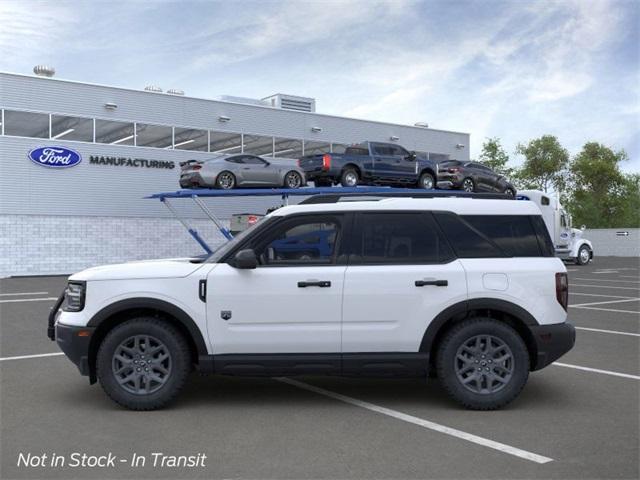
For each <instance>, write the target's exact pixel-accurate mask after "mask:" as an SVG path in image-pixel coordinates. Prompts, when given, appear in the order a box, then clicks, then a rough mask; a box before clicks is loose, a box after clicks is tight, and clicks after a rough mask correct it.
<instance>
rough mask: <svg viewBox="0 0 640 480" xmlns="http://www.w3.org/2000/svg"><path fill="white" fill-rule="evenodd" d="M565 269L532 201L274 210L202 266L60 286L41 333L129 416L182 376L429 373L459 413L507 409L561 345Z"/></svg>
mask: <svg viewBox="0 0 640 480" xmlns="http://www.w3.org/2000/svg"><path fill="white" fill-rule="evenodd" d="M567 297H568V284H567V274H566V269H565V267H564V265H563V263H562V262H561V261H560V260H559V259H558V258H556V257H555V256H554V251H553V245H552V243H551V240H550V238H549V234H548V232H547V230H546V228H545V225H544V222H543V220H542V217H541V215H540V210H539V209H538V207H537V206H536V205H535V204H533V203H532V202H523V201H516V200H506V199H505V200H499V199H478V198H425V199H416V198H387V199H375V200H368V201H367V200H364V201H351V202H334V203H317V202H316V203H313V202H312V204H307V205H297V206H289V207H284V208H281V209H279V210H276V211H275V212H273V213H271V214H270V215H268V216H267V217H265V218H264V219H263V220H261V221H260V222H259V223H258V224H257V225H255V226H253V227H251V228H250V229H248V230H246V231H245V232H243V233H242V234H240V235H239V236H237V237H236V238H235V239H233V240H232V241H230V242H229V243H227V244H225V245H224V246H223V247H222V248H220V249H219V250H218V251H216V252H215V253H213V254H212V255H211V256H210V257H208V258H206V259H204V260H202V259H200V260H195V259H170V260H157V261H146V262H135V263H126V264H122V265H111V266H103V267H96V268H90V269H88V270H84V271H82V272H80V273H77V274H74V275H72V276H71V277H70V278H69V283H68V286H67V288H66V290H65V292H64V293H63V295H61V297H60V299H59V300H58V303H57V304H56V306H55V308H54V309H53V311H52V313H51V316H50V318H49V331H48V334H49V337H50V338H51V339H52V340H53V339H56V340H57V342H58V344H59V346H60V348H61V349H62V350H63V351H64V352H65V353H66V355H67V356H68V357H69V358H70V359H71V360H72V361H73V362H74V363H75V364H76V365H77V366H78V368H79V370H80V372H81V373H82V374H83V375H88V376H89V378H90V381H91V383H95V382H96V380H99V381H100V383H101V385H102V387H103V389H104V390H105V392H106V393H107V395H109V396H110V397H111V398H112V399H113V400H115V401H116V402H117V403H119V404H120V405H123V406H125V407H127V408H130V409H134V410H151V409H156V408H160V407H163V406H164V405H166V404H167V403H168V402H169V401H171V400H173V399H174V397H176V395H177V394H178V392H179V391H180V389H181V388H182V387H183V385H184V383H185V381H186V379H187V376H188V374H189V372H190V371H191V370H193V369H196V370H198V371H202V372H209V373H215V374H226V375H249V376H256V375H266V376H282V375H301V374H305V375H307V374H313V375H315V374H328V375H345V376H361V375H367V376H416V377H426V376H427V375H437V377H438V378H439V379H440V381H441V383H442V385H443V387H444V388H445V390H446V391H447V392H448V393H449V394H450V395H451V396H452V397H453V398H454V399H455V400H457V401H458V402H459V403H461V404H462V405H464V406H465V407H468V408H472V409H478V410H489V409H495V408H499V407H502V406H504V405H506V404H507V403H509V402H510V401H512V400H513V399H514V398H515V397H516V396H517V395H518V394H519V393H520V391H521V390H522V388H523V387H524V385H525V383H526V381H527V377H528V375H529V371H532V370H537V369H540V368H542V367H544V366H546V365H548V364H549V363H551V362H552V361H554V360H556V359H557V358H559V357H560V356H561V355H563V354H564V353H565V352H567V351H568V350H570V349H571V348H572V346H573V344H574V341H575V330H574V328H573V326H572V325H571V324H569V323H567V322H566V318H567V312H566V310H567Z"/></svg>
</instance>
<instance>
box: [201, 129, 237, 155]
mask: <svg viewBox="0 0 640 480" xmlns="http://www.w3.org/2000/svg"><path fill="white" fill-rule="evenodd" d="M209 151H210V152H211V153H220V154H232V153H242V135H240V134H239V133H229V132H213V131H211V132H209Z"/></svg>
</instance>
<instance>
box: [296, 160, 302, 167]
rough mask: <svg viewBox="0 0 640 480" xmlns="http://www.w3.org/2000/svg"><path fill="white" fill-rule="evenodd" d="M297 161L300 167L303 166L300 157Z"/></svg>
mask: <svg viewBox="0 0 640 480" xmlns="http://www.w3.org/2000/svg"><path fill="white" fill-rule="evenodd" d="M296 163H297V164H298V166H299V167H301V166H302V165H301V163H302V162H301V161H300V159H298V161H297V162H296Z"/></svg>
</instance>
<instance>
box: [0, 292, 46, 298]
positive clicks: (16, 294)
mask: <svg viewBox="0 0 640 480" xmlns="http://www.w3.org/2000/svg"><path fill="white" fill-rule="evenodd" d="M18 295H49V292H20V293H0V297H17V296H18Z"/></svg>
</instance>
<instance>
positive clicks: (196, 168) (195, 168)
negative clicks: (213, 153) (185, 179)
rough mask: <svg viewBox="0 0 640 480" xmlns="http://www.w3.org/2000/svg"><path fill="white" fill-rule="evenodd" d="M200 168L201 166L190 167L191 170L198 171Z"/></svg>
mask: <svg viewBox="0 0 640 480" xmlns="http://www.w3.org/2000/svg"><path fill="white" fill-rule="evenodd" d="M201 168H202V165H194V166H193V167H191V170H200V169H201Z"/></svg>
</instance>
